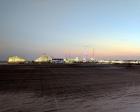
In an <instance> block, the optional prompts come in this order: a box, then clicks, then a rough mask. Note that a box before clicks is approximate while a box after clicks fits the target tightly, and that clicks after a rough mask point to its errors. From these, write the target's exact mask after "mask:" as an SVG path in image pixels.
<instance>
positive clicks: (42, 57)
mask: <svg viewBox="0 0 140 112" xmlns="http://www.w3.org/2000/svg"><path fill="white" fill-rule="evenodd" d="M50 61H52V58H51V57H49V56H47V55H43V56H41V57H39V58H37V59H36V60H35V62H38V63H45V62H50Z"/></svg>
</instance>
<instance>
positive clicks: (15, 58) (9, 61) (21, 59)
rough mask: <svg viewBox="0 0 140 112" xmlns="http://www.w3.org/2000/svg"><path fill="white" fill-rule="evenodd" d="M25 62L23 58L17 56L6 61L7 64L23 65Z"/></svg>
mask: <svg viewBox="0 0 140 112" xmlns="http://www.w3.org/2000/svg"><path fill="white" fill-rule="evenodd" d="M25 61H26V60H25V59H24V58H21V57H18V56H11V57H9V59H8V63H23V62H25Z"/></svg>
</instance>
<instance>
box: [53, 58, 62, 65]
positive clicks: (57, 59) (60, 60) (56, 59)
mask: <svg viewBox="0 0 140 112" xmlns="http://www.w3.org/2000/svg"><path fill="white" fill-rule="evenodd" d="M52 63H54V64H63V63H64V59H63V58H53V59H52Z"/></svg>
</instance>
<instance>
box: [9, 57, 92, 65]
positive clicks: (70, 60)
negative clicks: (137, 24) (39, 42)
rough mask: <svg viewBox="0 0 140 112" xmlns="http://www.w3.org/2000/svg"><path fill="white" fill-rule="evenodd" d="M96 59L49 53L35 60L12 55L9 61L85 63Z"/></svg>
mask: <svg viewBox="0 0 140 112" xmlns="http://www.w3.org/2000/svg"><path fill="white" fill-rule="evenodd" d="M93 61H94V59H93V58H91V59H88V60H86V59H85V58H79V57H76V58H52V57H50V56H47V55H42V56H40V57H38V58H37V59H35V60H34V61H29V60H27V59H25V58H22V57H19V56H11V57H9V58H8V63H31V62H32V63H66V64H72V63H83V62H93Z"/></svg>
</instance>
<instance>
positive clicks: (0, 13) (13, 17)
mask: <svg viewBox="0 0 140 112" xmlns="http://www.w3.org/2000/svg"><path fill="white" fill-rule="evenodd" d="M139 6H140V0H0V60H6V59H7V58H8V57H9V56H13V55H18V56H21V57H25V58H28V59H35V58H37V57H38V56H40V55H42V54H46V55H49V56H52V57H76V56H80V57H93V56H94V58H96V59H140V7H139Z"/></svg>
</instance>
